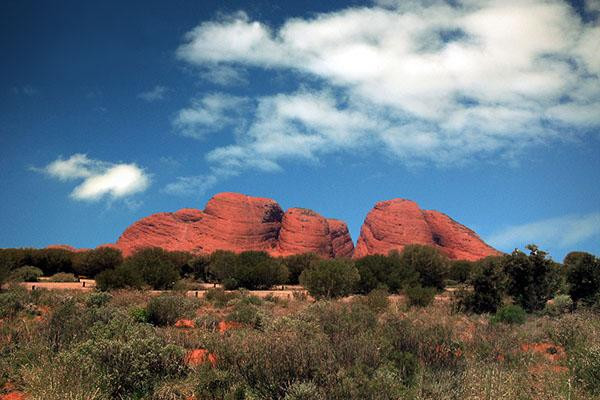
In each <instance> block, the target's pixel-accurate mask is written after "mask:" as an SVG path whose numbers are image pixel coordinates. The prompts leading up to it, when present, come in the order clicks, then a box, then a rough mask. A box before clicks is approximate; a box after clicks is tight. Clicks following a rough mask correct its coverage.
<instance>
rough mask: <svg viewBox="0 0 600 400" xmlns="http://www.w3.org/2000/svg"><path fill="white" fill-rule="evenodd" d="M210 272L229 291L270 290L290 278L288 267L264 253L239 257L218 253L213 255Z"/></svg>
mask: <svg viewBox="0 0 600 400" xmlns="http://www.w3.org/2000/svg"><path fill="white" fill-rule="evenodd" d="M209 271H210V273H209V275H211V276H214V277H215V278H216V279H217V280H218V281H220V282H222V283H223V286H224V287H225V289H227V290H233V289H237V288H246V289H250V290H255V289H269V288H270V287H271V286H273V285H275V284H280V283H285V282H286V281H287V278H288V270H287V268H286V266H285V265H284V264H283V263H282V262H280V261H279V260H277V259H274V258H272V257H271V256H269V254H268V253H267V252H264V251H244V252H242V253H240V254H237V255H236V254H234V253H231V252H226V251H216V252H214V253H213V254H212V255H211V264H210V266H209Z"/></svg>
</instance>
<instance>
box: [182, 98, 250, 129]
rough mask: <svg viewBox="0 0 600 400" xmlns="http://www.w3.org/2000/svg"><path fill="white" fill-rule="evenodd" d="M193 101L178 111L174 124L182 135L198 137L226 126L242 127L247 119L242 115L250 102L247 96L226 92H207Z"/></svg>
mask: <svg viewBox="0 0 600 400" xmlns="http://www.w3.org/2000/svg"><path fill="white" fill-rule="evenodd" d="M191 103H192V104H191V105H190V106H189V107H188V108H185V109H183V110H180V111H179V112H178V113H177V115H176V117H175V119H174V120H173V126H174V127H175V128H176V129H177V131H178V132H180V133H181V134H182V135H185V136H190V137H194V138H198V139H199V138H203V137H204V136H205V135H206V134H208V133H211V132H219V131H221V130H223V129H225V128H233V129H235V130H239V129H242V127H243V125H244V123H245V120H244V119H243V118H241V115H242V114H243V112H244V110H245V109H247V107H248V104H249V103H248V99H246V98H245V97H239V96H232V95H229V94H226V93H211V94H207V95H205V96H203V97H201V98H198V99H194V100H192V102H191Z"/></svg>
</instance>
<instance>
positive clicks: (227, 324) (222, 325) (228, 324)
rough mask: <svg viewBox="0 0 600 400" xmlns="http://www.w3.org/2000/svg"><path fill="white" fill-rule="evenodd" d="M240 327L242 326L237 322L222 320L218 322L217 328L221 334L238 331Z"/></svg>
mask: <svg viewBox="0 0 600 400" xmlns="http://www.w3.org/2000/svg"><path fill="white" fill-rule="evenodd" d="M242 326H243V325H242V324H240V323H239V322H234V321H224V320H222V321H219V325H218V326H217V327H218V329H219V333H220V334H223V333H225V332H227V331H228V330H230V329H238V328H241V327H242Z"/></svg>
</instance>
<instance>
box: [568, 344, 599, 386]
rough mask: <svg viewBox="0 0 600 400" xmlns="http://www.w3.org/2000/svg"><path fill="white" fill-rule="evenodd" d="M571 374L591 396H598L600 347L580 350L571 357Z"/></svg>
mask: <svg viewBox="0 0 600 400" xmlns="http://www.w3.org/2000/svg"><path fill="white" fill-rule="evenodd" d="M573 364H574V365H573V372H574V375H575V378H576V380H577V382H579V383H581V384H582V386H583V387H584V388H585V389H586V390H587V391H588V393H590V394H591V395H599V394H600V347H599V346H598V345H595V346H593V347H591V348H586V349H581V350H579V351H578V352H577V354H575V356H574V357H573Z"/></svg>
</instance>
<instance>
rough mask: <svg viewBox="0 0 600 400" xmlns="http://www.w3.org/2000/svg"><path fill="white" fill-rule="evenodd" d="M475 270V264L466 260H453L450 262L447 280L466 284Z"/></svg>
mask: <svg viewBox="0 0 600 400" xmlns="http://www.w3.org/2000/svg"><path fill="white" fill-rule="evenodd" d="M474 269H475V263H473V262H471V261H467V260H454V261H451V262H450V269H449V270H448V279H451V280H453V281H454V282H458V283H466V282H468V281H469V280H470V279H471V273H472V272H473V270H474Z"/></svg>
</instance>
